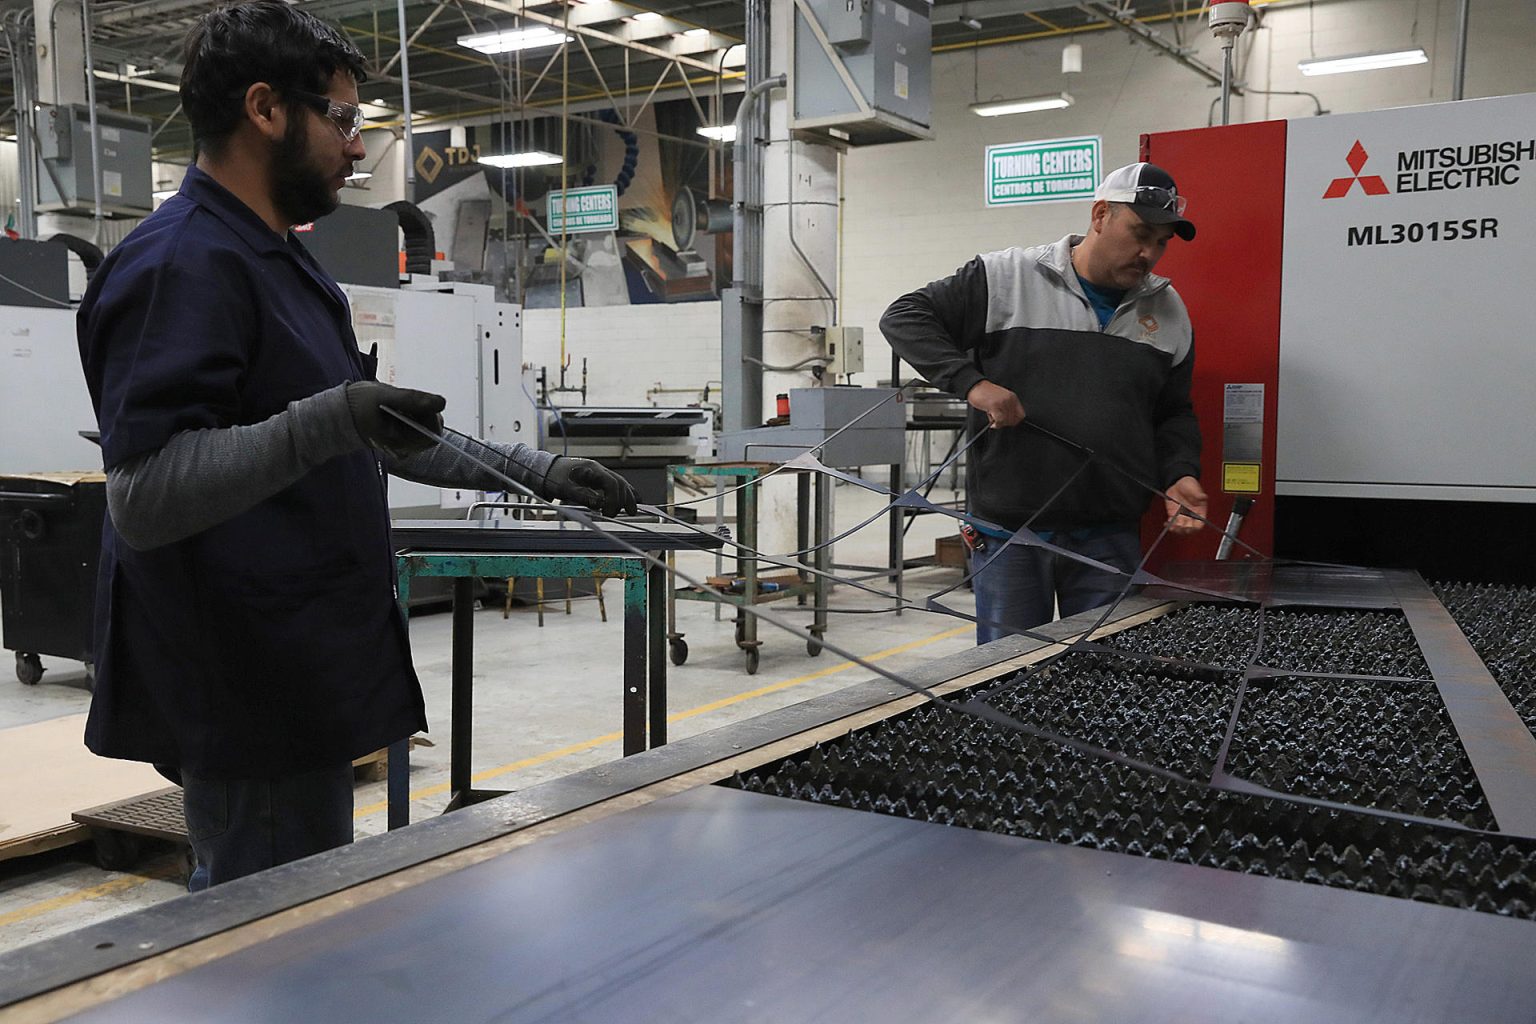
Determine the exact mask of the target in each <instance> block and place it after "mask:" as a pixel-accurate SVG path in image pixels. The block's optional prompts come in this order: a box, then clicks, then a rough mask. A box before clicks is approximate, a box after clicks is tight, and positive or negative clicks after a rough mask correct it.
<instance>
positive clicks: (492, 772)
mask: <svg viewBox="0 0 1536 1024" xmlns="http://www.w3.org/2000/svg"><path fill="white" fill-rule="evenodd" d="M975 629H976V627H975V626H972V625H970V624H966V625H964V626H957V627H956V628H954V629H950V630H945V631H944V632H943V633H935V634H934V635H933V636H929V637H923V638H922V639H920V640H909V641H908V642H906V643H904V644H899V645H898V646H896V647H888V648H886V649H885V650H883V651H878V652H876V653H874V654H871V655H869V656H868V657H866V658H865V659H864V660H865V661H871V662H872V661H882V660H884V659H886V658H891V657H895V656H896V655H898V654H905V653H906V652H907V651H913V650H916V649H917V648H919V647H926V646H928V645H929V644H934V643H938V642H939V641H940V640H949V639H952V638H954V637H957V636H961V635H962V634H965V633H971V632H973V631H974V630H975ZM858 667H859V665H858V662H853V661H842V662H838V663H837V664H836V665H828V666H827V667H826V668H823V669H818V670H817V671H815V672H808V673H806V674H805V675H803V676H796V677H795V678H793V679H786V680H784V681H783V682H781V683H772V684H770V685H768V686H761V687H758V688H757V689H755V690H748V691H746V692H745V693H738V694H736V695H735V696H732V697H724V698H722V699H720V700H717V701H711V702H710V703H708V704H700V705H699V706H698V707H696V708H689V709H688V710H687V711H678V712H674V713H673V714H670V715H668V716H667V721H668V722H681V721H683V720H684V719H687V718H694V717H696V716H698V715H704V714H708V713H709V712H711V711H718V710H720V709H721V708H725V707H730V706H731V705H732V704H740V703H742V702H743V701H749V700H754V699H756V698H758V697H764V696H767V695H768V694H770V693H778V692H779V691H780V690H787V689H789V688H790V687H793V686H799V685H801V684H802V683H809V682H812V681H814V680H817V679H825V678H826V677H827V676H830V675H835V674H837V673H838V672H846V671H848V670H849V669H852V668H858ZM623 738H624V734H623V733H622V732H610V733H608V734H607V735H605V736H598V737H597V738H595V739H590V740H583V741H582V742H580V743H573V744H571V745H570V746H568V747H561V748H560V749H559V750H551V751H549V752H547V753H543V754H536V755H535V756H533V757H525V758H523V759H522V760H521V761H513V762H512V763H511V764H504V765H501V766H499V767H496V768H487V769H485V770H484V771H481V772H477V773H475V774H474V775H472V776H470V779H471V780H472V781H474V782H484V781H485V780H486V779H494V778H496V777H497V776H498V775H507V774H510V773H512V772H516V771H522V770H523V769H524V768H532V767H534V766H535V765H541V764H547V763H548V762H550V761H557V760H559V759H560V758H562V757H569V756H570V755H571V754H580V753H582V752H583V751H587V750H591V749H592V748H594V747H600V746H602V745H603V744H605V743H617V742H618V741H619V740H622V739H623ZM446 792H448V783H446V782H440V783H438V784H437V785H435V786H427V787H425V788H423V789H417V790H412V791H411V799H412V800H420V799H422V798H424V797H429V796H437V795H439V794H442V793H446ZM388 807H389V804H388V802H386V801H380V802H378V803H373V804H369V805H367V806H366V807H359V808H358V809H357V811H356V813H355V814H354V815H353V817H354V818H362V817H366V816H367V815H370V814H378V813H380V812H381V811H384V810H386V809H388Z"/></svg>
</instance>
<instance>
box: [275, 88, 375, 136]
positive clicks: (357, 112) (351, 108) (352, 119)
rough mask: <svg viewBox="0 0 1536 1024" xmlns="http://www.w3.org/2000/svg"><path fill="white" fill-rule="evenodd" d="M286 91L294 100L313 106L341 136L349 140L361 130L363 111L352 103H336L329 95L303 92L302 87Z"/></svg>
mask: <svg viewBox="0 0 1536 1024" xmlns="http://www.w3.org/2000/svg"><path fill="white" fill-rule="evenodd" d="M286 92H287V93H288V94H289V95H290V96H292V97H293V98H294V99H296V100H300V101H301V102H303V103H305V104H307V105H309V106H311V107H313V108H315V110H316V111H317V112H319V113H321V114H324V115H325V116H326V118H328V119H329V120H330V122H331V123H332V124H334V125H335V126H336V130H337V131H339V132H341V137H342V138H343V139H344V140H345V141H347V142H351V141H352V140H353V139H355V138H357V136H358V134H359V133H361V132H362V130H363V120H364V118H363V111H362V108H361V107H358V106H357V105H355V104H352V103H338V102H337V101H336V100H333V99H331V98H330V97H329V96H321V95H320V94H319V93H314V92H305V91H304V90H303V89H288V90H286Z"/></svg>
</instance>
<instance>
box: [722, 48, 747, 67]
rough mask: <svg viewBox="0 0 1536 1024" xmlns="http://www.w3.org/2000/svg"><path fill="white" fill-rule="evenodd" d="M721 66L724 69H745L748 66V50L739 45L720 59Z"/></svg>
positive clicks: (727, 51)
mask: <svg viewBox="0 0 1536 1024" xmlns="http://www.w3.org/2000/svg"><path fill="white" fill-rule="evenodd" d="M720 66H721V67H723V68H744V67H746V66H747V48H746V46H744V45H743V44H741V43H737V44H736V45H735V46H733V47H731V48H730V49H729V50H726V51H725V56H724V57H721V58H720Z"/></svg>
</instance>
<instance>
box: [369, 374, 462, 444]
mask: <svg viewBox="0 0 1536 1024" xmlns="http://www.w3.org/2000/svg"><path fill="white" fill-rule="evenodd" d="M447 404H448V402H447V400H446V399H444V398H443V396H442V395H434V394H432V393H431V392H430V391H412V390H411V389H410V388H396V387H391V386H390V385H388V384H380V383H379V382H378V381H376V380H357V381H353V382H352V383H351V384H348V385H347V409H348V410H350V411H351V413H352V422H353V423H354V424H355V425H356V426H357V432H358V433H359V434H361V435H362V438H363V441H364V442H365V443H366V444H367V445H368V446H369V447H370V448H378V449H380V450H382V451H385V452H388V453H389V454H390V455H393V456H395V457H396V458H404V457H405V456H407V455H415V454H416V453H417V452H424V451H426V450H427V449H428V448H431V447H432V446H434V445H435V444H437V441H435V440H434V439H433V438H430V437H428V436H427V435H426V434H423V433H422V432H421V431H419V430H417V429H415V428H414V427H412V426H410V425H409V424H406V423H401V422H400V421H399V420H397V419H395V417H393V416H391V415H390V414H389V413H387V412H385V411H384V409H385V408H390V409H393V410H395V411H396V412H398V413H401V414H403V415H405V416H407V417H409V418H410V419H412V420H415V421H416V422H417V423H420V424H421V425H422V426H423V427H426V428H427V429H428V430H430V431H432V432H433V433H434V434H441V433H442V432H443V417H442V415H441V414H442V411H443V408H444V406H446V405H447Z"/></svg>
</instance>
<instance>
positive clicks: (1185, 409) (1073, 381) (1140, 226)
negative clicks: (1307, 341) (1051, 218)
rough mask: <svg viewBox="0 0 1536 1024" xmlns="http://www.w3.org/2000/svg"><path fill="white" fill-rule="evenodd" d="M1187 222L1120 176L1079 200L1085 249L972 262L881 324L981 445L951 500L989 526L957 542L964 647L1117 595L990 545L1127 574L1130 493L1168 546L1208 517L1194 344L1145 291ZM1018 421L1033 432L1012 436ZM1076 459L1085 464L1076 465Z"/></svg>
mask: <svg viewBox="0 0 1536 1024" xmlns="http://www.w3.org/2000/svg"><path fill="white" fill-rule="evenodd" d="M1185 205H1186V200H1185V198H1184V197H1183V196H1181V195H1179V192H1178V187H1177V186H1176V185H1175V184H1174V181H1173V178H1172V177H1171V176H1170V175H1169V174H1168V172H1167V171H1165V170H1163V169H1162V168H1160V167H1156V166H1154V165H1152V164H1148V163H1136V164H1130V165H1128V166H1126V167H1121V168H1119V169H1117V170H1114V171H1111V172H1110V173H1109V174H1108V175H1107V176H1106V177H1105V178H1104V181H1103V182H1102V183H1101V184H1100V185H1099V187H1098V189H1097V190H1095V192H1094V199H1093V208H1092V214H1091V218H1090V221H1089V225H1088V232H1087V234H1085V235H1068V236H1067V237H1066V238H1063V239H1061V240H1060V241H1058V242H1054V243H1052V244H1050V245H1037V246H1033V247H1031V248H1028V249H1019V248H1014V249H1005V250H1003V251H1002V252H992V253H986V254H984V255H981V256H977V257H976V258H975V259H973V260H971V261H970V262H969V263H967V264H966V265H965V266H963V267H961V268H960V269H959V270H958V271H956V272H955V273H954V274H953V275H952V276H950V277H947V278H944V279H943V280H941V281H935V282H933V283H932V284H929V285H927V286H925V287H923V288H919V289H918V290H917V291H915V292H911V293H909V294H907V295H903V296H902V297H901V298H899V299H897V300H896V301H895V302H893V303H891V306H890V308H889V309H887V310H886V312H885V316H884V317H882V318H881V320H880V330H881V331H882V332H883V333H884V334H885V337H886V339H887V340H888V341H889V342H890V343H891V347H892V348H893V349H894V350H895V351H896V353H897V354H898V355H900V356H901V357H902V358H903V359H905V360H906V361H907V362H908V363H910V364H911V365H912V366H913V367H915V368H916V369H917V371H918V372H919V373H921V374H922V375H923V377H924V378H925V379H926V380H928V381H929V382H930V383H932V384H933V385H934V386H935V387H938V388H941V389H943V390H945V391H948V392H950V393H951V394H954V395H956V396H961V397H964V398H965V400H966V401H967V403H968V404H969V405H970V406H971V414H970V420H971V422H970V427H971V430H972V431H973V432H974V431H977V430H986V433H985V435H984V436H983V437H981V438H980V439H979V440H978V441H977V442H976V444H975V445H974V446H973V447H972V448H971V450H970V452H969V453H968V460H969V462H968V471H967V483H966V486H967V488H968V493H969V498H970V508H971V512H972V514H973V515H975V516H976V517H977V518H979V519H982V520H985V521H986V522H987V523H989V524H992V526H990V527H985V528H983V527H978V528H977V530H976V531H967V533H968V539H969V540H971V543H972V548H973V559H972V572H973V573H974V577H973V580H972V586H973V588H974V590H975V592H976V615H977V618H978V619H979V620H981V621H979V622H978V623H977V626H976V637H977V642H978V643H987V642H988V641H991V640H995V639H997V638H998V637H1000V636H1006V635H1007V634H1008V633H1009V632H1011V631H1013V630H1021V629H1030V628H1033V627H1035V626H1038V625H1041V624H1042V623H1046V622H1049V621H1051V619H1052V617H1053V608H1059V609H1060V612H1061V614H1062V616H1068V615H1074V614H1077V613H1078V612H1081V611H1086V610H1088V609H1090V608H1096V607H1098V606H1100V605H1103V604H1106V603H1108V602H1109V601H1112V600H1113V599H1114V598H1115V596H1116V595H1117V594H1118V593H1119V592H1120V590H1121V588H1122V587H1123V585H1124V583H1125V580H1124V577H1122V576H1119V575H1116V574H1112V573H1108V572H1104V571H1102V570H1099V569H1095V568H1093V567H1092V566H1089V565H1085V564H1083V563H1082V562H1079V561H1076V560H1074V559H1071V558H1067V557H1064V556H1062V555H1059V554H1056V553H1055V552H1052V551H1049V550H1047V549H1044V548H1040V547H1038V546H1025V545H1020V544H1008V543H1006V540H1007V538H1008V537H1009V536H1010V535H1011V534H1012V533H1013V531H1015V530H1017V529H1019V528H1020V527H1022V526H1026V525H1027V526H1028V527H1029V528H1030V529H1031V530H1032V531H1033V532H1035V533H1036V534H1038V535H1040V536H1041V538H1042V539H1044V540H1045V541H1047V542H1048V543H1050V544H1053V545H1055V546H1056V547H1059V548H1063V549H1065V550H1068V551H1073V552H1076V553H1077V554H1080V555H1083V556H1086V557H1088V558H1092V559H1094V560H1096V561H1098V562H1101V563H1104V564H1106V565H1111V566H1114V567H1115V568H1117V569H1120V570H1122V571H1124V572H1130V571H1132V570H1134V569H1135V568H1136V566H1137V564H1138V563H1139V562H1140V561H1141V545H1140V537H1139V526H1138V524H1139V521H1140V519H1141V515H1142V513H1143V512H1144V511H1145V509H1146V506H1147V500H1148V496H1147V491H1146V490H1145V488H1143V487H1142V486H1140V485H1139V484H1138V481H1145V482H1147V483H1151V484H1154V485H1155V486H1156V487H1158V488H1159V489H1161V490H1162V491H1163V494H1164V510H1165V512H1166V513H1167V516H1168V523H1169V529H1170V531H1171V532H1173V533H1194V532H1195V531H1197V530H1199V529H1200V528H1201V526H1202V525H1203V524H1202V523H1201V522H1200V520H1198V519H1194V518H1191V517H1190V516H1186V515H1182V514H1180V506H1183V507H1184V508H1185V509H1187V510H1190V511H1193V512H1196V513H1198V514H1199V515H1201V516H1204V515H1205V514H1206V496H1205V491H1204V490H1202V489H1201V487H1200V481H1199V476H1200V429H1199V425H1198V423H1197V422H1196V420H1195V414H1194V410H1193V409H1192V408H1191V406H1190V402H1189V386H1190V379H1191V371H1192V370H1193V367H1194V362H1195V358H1194V335H1193V332H1192V330H1191V327H1190V322H1189V314H1188V312H1187V311H1186V310H1185V308H1184V302H1183V300H1181V299H1180V298H1179V296H1178V293H1177V292H1175V291H1174V290H1173V286H1172V285H1171V284H1170V283H1169V281H1168V279H1167V278H1165V277H1158V276H1156V275H1154V274H1153V273H1152V268H1153V267H1155V266H1156V265H1157V262H1158V260H1159V259H1161V258H1162V255H1163V250H1164V249H1165V248H1166V247H1167V245H1168V242H1169V241H1170V240H1171V239H1172V238H1173V237H1174V236H1175V235H1177V236H1178V237H1179V238H1180V239H1182V240H1183V241H1185V242H1189V241H1193V240H1194V237H1195V226H1194V224H1192V223H1191V222H1190V221H1189V220H1188V219H1186V218H1185V216H1184V211H1185ZM1026 418H1027V419H1028V421H1029V424H1032V425H1036V426H1039V427H1042V428H1044V429H1043V430H1032V429H1030V427H1029V425H1025V426H1020V424H1023V423H1024V422H1025V420H1026ZM1052 435H1057V436H1054V437H1053V436H1052ZM1063 439H1064V440H1065V441H1069V442H1072V444H1065V443H1063ZM1074 445H1076V446H1081V447H1074ZM1081 448H1087V449H1091V450H1092V451H1093V452H1094V453H1096V455H1098V456H1099V458H1096V459H1094V460H1093V461H1091V462H1089V463H1087V464H1086V465H1085V464H1084V463H1085V456H1084V454H1083V452H1082V451H1081ZM1116 467H1118V469H1117V468H1116ZM994 527H995V528H994Z"/></svg>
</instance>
